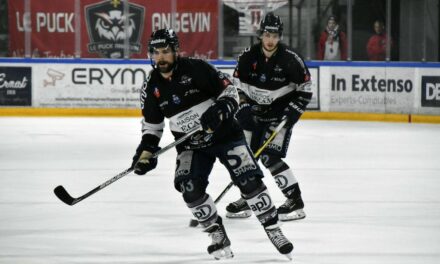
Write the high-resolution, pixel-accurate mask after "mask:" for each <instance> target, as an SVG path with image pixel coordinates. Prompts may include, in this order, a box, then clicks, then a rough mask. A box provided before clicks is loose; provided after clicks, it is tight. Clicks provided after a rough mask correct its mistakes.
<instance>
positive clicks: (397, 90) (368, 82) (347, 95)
mask: <svg viewBox="0 0 440 264" xmlns="http://www.w3.org/2000/svg"><path fill="white" fill-rule="evenodd" d="M415 71H416V69H415V68H400V67H396V68H391V67H320V87H321V88H322V89H321V95H320V97H321V110H322V111H325V112H370V113H400V114H408V113H412V112H414V110H415V106H414V101H415V96H416V93H417V92H416V89H417V87H418V84H417V83H416V81H415ZM324 87H325V89H323V88H324Z"/></svg>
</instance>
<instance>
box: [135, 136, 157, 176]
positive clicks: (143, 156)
mask: <svg viewBox="0 0 440 264" xmlns="http://www.w3.org/2000/svg"><path fill="white" fill-rule="evenodd" d="M159 149H160V147H153V146H144V145H143V144H142V142H141V144H139V146H138V147H137V149H136V154H135V155H134V157H133V163H132V164H131V167H132V168H133V169H134V173H136V174H137V175H144V174H145V173H147V172H149V171H150V170H152V169H154V168H156V166H157V158H153V154H154V153H155V152H156V151H158V150H159Z"/></svg>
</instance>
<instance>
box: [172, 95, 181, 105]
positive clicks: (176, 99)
mask: <svg viewBox="0 0 440 264" xmlns="http://www.w3.org/2000/svg"><path fill="white" fill-rule="evenodd" d="M173 102H174V103H175V104H180V103H181V100H180V98H179V96H177V95H175V94H173Z"/></svg>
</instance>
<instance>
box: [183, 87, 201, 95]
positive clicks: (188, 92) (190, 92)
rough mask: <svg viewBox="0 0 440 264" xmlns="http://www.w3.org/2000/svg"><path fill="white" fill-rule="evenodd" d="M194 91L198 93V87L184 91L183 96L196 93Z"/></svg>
mask: <svg viewBox="0 0 440 264" xmlns="http://www.w3.org/2000/svg"><path fill="white" fill-rule="evenodd" d="M196 93H200V90H199V89H189V90H188V91H186V92H185V94H184V95H183V96H185V97H186V96H189V95H192V94H196Z"/></svg>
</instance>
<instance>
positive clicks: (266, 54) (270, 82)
mask: <svg viewBox="0 0 440 264" xmlns="http://www.w3.org/2000/svg"><path fill="white" fill-rule="evenodd" d="M258 34H259V37H260V40H261V41H260V43H258V44H256V45H254V46H252V47H250V48H249V49H246V50H245V51H244V52H243V54H242V55H240V56H239V58H238V64H237V66H236V68H235V71H234V83H235V84H236V86H237V88H238V89H239V94H240V106H239V109H238V111H237V113H236V116H237V119H238V120H239V122H240V124H241V126H242V127H243V129H244V130H245V134H246V139H247V141H248V143H249V145H250V146H251V149H252V150H253V151H254V152H255V151H256V150H257V149H258V148H259V147H260V146H261V144H262V143H263V142H264V140H265V139H266V137H267V136H268V134H270V131H271V129H273V127H275V126H277V125H278V124H279V123H280V122H281V120H282V118H283V117H286V118H287V124H286V125H285V126H284V128H283V130H281V131H280V133H278V134H277V136H276V137H275V138H274V140H273V141H272V143H271V144H269V145H268V147H267V148H266V149H265V150H264V151H263V153H262V154H261V155H260V157H261V161H262V163H263V165H264V166H265V167H266V168H267V169H268V170H269V171H270V172H271V174H272V176H273V177H274V179H275V181H276V183H277V185H278V187H279V188H280V189H281V191H282V192H283V194H284V195H285V196H286V198H287V200H286V202H285V203H284V204H283V205H281V206H280V207H279V208H278V215H279V218H280V220H281V221H289V220H297V219H302V218H304V217H305V213H304V210H303V208H304V203H303V200H302V197H301V191H300V188H299V185H298V181H297V179H296V178H295V176H294V175H293V173H292V170H291V169H290V167H289V166H288V165H287V164H286V163H285V162H284V161H283V160H282V159H283V158H285V157H286V153H287V148H288V146H289V141H290V138H291V134H292V128H293V126H294V125H295V123H296V122H297V121H298V119H299V118H300V116H301V115H302V113H303V112H304V111H305V109H306V106H307V104H308V103H309V101H310V99H311V97H312V92H311V89H310V86H311V79H310V73H309V70H308V69H307V66H306V65H305V64H304V61H303V59H302V58H301V56H300V55H299V54H298V53H297V52H295V51H293V50H292V49H290V48H289V47H287V46H285V45H284V44H282V43H281V42H280V40H281V39H282V36H283V23H282V21H281V20H280V18H279V16H275V15H274V14H273V13H268V14H267V15H266V16H265V17H264V19H263V20H262V21H261V23H260V29H259V31H258ZM268 132H269V133H268ZM226 211H227V214H226V216H227V217H230V218H242V217H248V216H250V208H249V205H248V204H247V203H246V201H245V200H244V199H242V198H240V199H239V200H238V201H236V202H233V203H231V204H229V205H228V206H227V207H226Z"/></svg>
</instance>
